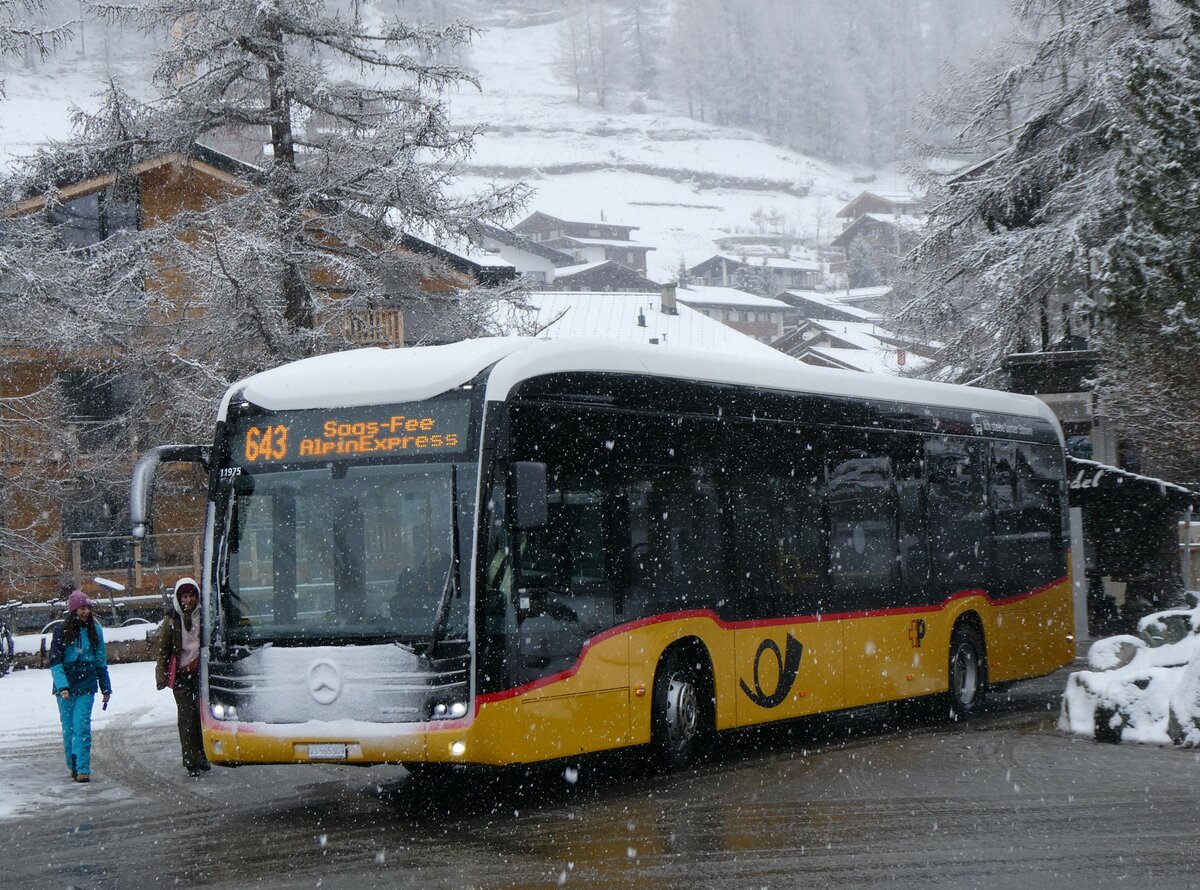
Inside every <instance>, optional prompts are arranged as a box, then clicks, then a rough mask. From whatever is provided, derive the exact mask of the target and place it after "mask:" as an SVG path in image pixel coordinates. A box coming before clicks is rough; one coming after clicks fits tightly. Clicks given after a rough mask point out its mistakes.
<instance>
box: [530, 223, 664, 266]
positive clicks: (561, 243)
mask: <svg viewBox="0 0 1200 890" xmlns="http://www.w3.org/2000/svg"><path fill="white" fill-rule="evenodd" d="M636 228H637V226H626V225H621V224H619V223H610V222H598V223H597V222H575V221H572V220H566V219H559V218H558V217H557V216H551V215H550V214H548V213H540V212H536V213H533V214H530V215H529V216H528V217H526V218H525V219H523V220H521V222H519V223H517V224H516V225H515V226H513V227H512V231H513V232H514V233H515V234H518V235H525V236H526V237H528V238H530V239H531V240H533V241H535V242H537V243H538V244H544V245H546V246H548V247H553V248H555V249H556V250H560V251H563V252H564V253H569V254H570V255H571V256H573V257H575V262H576V263H597V262H605V261H612V262H614V263H619V264H621V265H622V266H627V267H628V268H630V269H633V270H635V271H637V272H640V273H642V275H645V274H646V254H647V253H648V252H650V251H651V250H654V248H653V247H647V246H645V245H642V244H638V243H636V242H635V241H634V240H633V239H632V237H631V235H630V233H631V232H633V231H634V230H635V229H636Z"/></svg>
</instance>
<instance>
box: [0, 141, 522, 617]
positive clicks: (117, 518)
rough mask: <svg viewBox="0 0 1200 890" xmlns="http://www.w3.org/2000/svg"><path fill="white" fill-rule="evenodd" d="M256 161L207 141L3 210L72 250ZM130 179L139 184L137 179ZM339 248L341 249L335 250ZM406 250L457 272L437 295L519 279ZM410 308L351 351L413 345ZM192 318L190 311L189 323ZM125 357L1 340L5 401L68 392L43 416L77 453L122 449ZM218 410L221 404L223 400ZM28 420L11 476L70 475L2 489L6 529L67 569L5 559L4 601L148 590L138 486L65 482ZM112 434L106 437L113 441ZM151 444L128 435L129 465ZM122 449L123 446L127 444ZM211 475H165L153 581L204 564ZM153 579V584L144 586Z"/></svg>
mask: <svg viewBox="0 0 1200 890" xmlns="http://www.w3.org/2000/svg"><path fill="white" fill-rule="evenodd" d="M252 172H254V168H253V167H251V166H249V165H247V164H245V163H243V162H240V161H238V160H236V159H234V158H231V157H229V156H227V155H224V154H221V153H219V152H216V151H214V150H212V149H209V148H206V147H204V146H199V145H197V146H194V147H193V149H192V150H191V151H190V152H188V153H186V154H184V153H174V154H169V155H164V156H161V157H157V158H153V159H150V160H147V161H145V162H143V163H141V164H138V165H137V166H135V167H134V168H133V169H132V170H131V171H130V173H129V175H128V176H126V177H123V180H122V184H121V187H119V188H118V187H117V185H118V184H117V177H116V175H115V174H106V175H101V176H95V177H92V178H90V179H87V180H85V181H82V182H77V183H72V184H69V185H64V186H62V187H60V188H59V189H58V191H57V194H56V195H55V200H54V201H52V202H47V201H46V199H45V198H40V197H39V198H34V199H30V200H27V201H23V202H21V203H19V204H15V205H11V206H9V207H8V208H6V209H4V210H3V211H0V222H2V221H3V219H4V218H10V219H11V218H14V217H20V216H23V215H27V214H34V213H45V214H47V216H48V218H49V220H50V221H51V222H52V223H53V224H54V225H55V226H56V227H57V229H58V231H59V233H60V237H61V240H62V242H63V243H64V244H65V245H68V246H72V247H81V248H82V247H87V246H88V245H91V244H97V243H99V242H101V241H103V240H104V239H106V238H108V237H109V236H111V235H112V234H114V233H116V232H119V231H121V230H127V229H136V230H143V229H148V228H151V227H153V226H155V225H157V224H159V223H161V222H162V221H165V220H168V219H170V218H172V217H174V216H176V215H177V214H180V213H182V212H185V211H189V210H200V209H202V208H204V207H205V206H211V204H212V203H213V202H219V201H221V200H222V199H224V198H226V197H229V196H231V195H233V194H236V193H238V192H241V191H243V190H245V189H247V188H250V187H251V186H250V185H249V184H248V182H247V176H248V175H249V174H250V173H252ZM130 183H131V184H130ZM331 247H333V245H331ZM401 249H403V250H408V251H412V252H414V253H427V254H432V255H434V256H436V257H437V258H438V259H440V260H441V261H442V265H443V266H444V267H446V268H448V269H449V270H450V273H449V274H450V275H451V276H452V277H451V278H450V279H447V280H435V281H422V283H421V284H422V287H423V288H424V289H425V290H426V291H428V292H430V293H434V294H436V293H439V292H440V293H446V294H447V295H450V294H452V293H454V292H457V290H459V289H461V288H463V287H466V286H469V285H470V284H472V283H475V282H478V283H483V284H498V283H501V282H503V281H507V280H511V279H513V278H515V277H516V271H515V269H513V267H512V266H511V264H508V263H506V262H504V261H502V260H500V259H499V258H495V257H492V258H490V259H489V257H488V256H486V255H481V256H467V255H461V254H458V253H456V252H454V251H452V250H447V249H445V248H443V247H440V246H437V245H434V244H431V243H430V242H428V241H425V240H422V239H420V238H416V237H413V236H404V238H403V240H402V247H401ZM159 278H160V280H159V281H158V282H149V281H148V282H147V283H146V286H147V287H160V288H166V289H171V288H180V287H181V286H182V285H181V284H180V283H179V282H178V280H177V276H172V274H171V273H170V270H167V269H164V270H163V274H162V275H161V276H159ZM407 311H408V310H406V309H405V308H404V307H402V306H396V307H394V308H390V309H378V310H372V311H371V312H368V313H364V316H365V317H361V318H355V319H354V320H352V322H351V323H350V324H349V326H348V329H347V330H345V331H344V336H345V338H346V345H347V347H350V346H359V345H382V346H403V345H404V344H405V342H406V340H411V339H413V336H414V333H415V332H414V331H413V330H412V327H413V323H414V321H415V322H417V323H419V322H420V319H419V318H409V319H406V317H405V313H406V312H407ZM182 321H183V323H186V318H184V319H182ZM115 359H116V356H115V354H113V355H101V354H96V355H94V356H93V357H92V360H90V361H89V364H88V367H82V368H81V367H78V366H73V365H69V364H67V363H66V362H65V361H64V360H62V359H60V358H58V357H56V356H55V355H45V354H35V353H34V352H33V351H32V350H30V349H28V348H27V346H25V345H23V344H21V343H13V342H8V343H3V342H0V360H2V361H3V366H4V369H5V373H4V374H3V375H2V376H0V398H3V399H6V400H11V399H19V398H22V397H26V396H31V395H32V394H36V393H39V392H43V391H45V390H48V389H51V388H53V387H54V385H55V384H57V385H58V390H59V391H61V392H62V393H63V399H64V401H65V406H66V407H65V411H66V414H67V416H65V417H63V416H55V417H49V416H47V417H45V418H41V419H42V420H44V421H50V422H52V423H53V424H54V425H56V426H58V427H60V428H61V427H64V426H65V427H66V429H67V431H68V433H69V437H70V439H71V442H72V448H73V449H79V451H80V452H81V453H85V452H87V451H88V449H89V448H91V447H94V446H96V445H98V444H103V445H105V446H106V447H109V448H111V447H114V443H113V441H112V438H111V436H112V435H113V433H111V432H107V431H108V430H110V429H111V428H114V427H116V426H117V425H116V424H114V423H113V422H114V421H116V420H117V419H118V418H119V417H120V416H121V415H122V413H123V411H124V410H125V406H126V405H127V404H128V397H127V396H124V395H123V393H122V390H121V387H122V385H124V384H123V381H122V380H121V378H120V377H119V376H115V375H113V376H109V375H106V374H105V373H104V372H105V371H106V369H108V368H111V367H114V364H115ZM214 412H215V406H214ZM23 420H24V421H25V422H22V421H19V420H18V418H17V417H16V416H15V415H13V414H12V413H11V412H10V411H9V410H8V409H7V408H4V407H0V474H3V476H5V477H8V478H10V479H14V478H16V477H18V476H20V475H22V474H37V475H39V476H41V477H42V478H48V479H60V480H61V485H60V486H58V490H60V491H61V492H62V497H61V499H59V500H57V501H51V502H45V501H40V500H39V502H37V503H29V502H26V500H25V499H24V498H23V497H22V496H21V494H20V493H19V488H16V487H14V486H11V485H10V486H5V487H4V488H2V489H0V533H4V532H8V531H14V532H20V533H22V534H26V535H28V536H30V537H31V538H33V539H35V540H38V541H44V542H51V541H55V540H58V539H61V540H63V541H64V542H65V547H64V551H63V552H62V555H61V563H60V569H59V571H57V572H53V571H48V570H46V569H45V568H44V566H42V564H41V563H40V562H38V563H35V562H34V561H32V560H27V561H22V560H21V559H20V558H19V557H15V558H11V559H8V560H7V561H6V562H4V563H0V602H4V601H6V600H9V599H25V600H31V599H32V600H37V599H46V598H48V597H49V596H52V595H54V594H56V593H57V592H59V590H60V588H61V586H62V585H64V584H71V585H73V586H79V585H80V584H81V583H82V582H83V581H85V580H87V579H90V578H92V577H94V576H96V575H104V576H107V577H110V578H116V579H118V580H120V581H121V582H122V583H125V584H127V585H128V586H130V587H132V588H135V589H136V588H141V587H142V586H143V581H144V579H143V577H142V574H141V573H142V569H141V562H140V557H142V556H146V557H147V558H149V556H150V554H149V553H146V554H143V553H137V552H135V551H134V550H133V549H132V548H131V547H130V539H129V538H128V525H127V523H125V522H124V520H123V517H124V516H125V513H126V502H127V497H128V495H127V492H126V491H125V490H124V488H123V487H120V486H117V487H116V488H113V487H112V486H108V487H107V488H105V487H104V486H102V485H100V484H98V483H97V482H96V480H91V479H84V478H80V479H71V478H65V477H64V475H63V474H64V473H65V472H67V471H66V470H64V467H66V466H67V465H68V464H70V463H71V462H70V461H67V460H64V459H63V456H62V455H61V454H56V453H55V452H54V450H53V448H51V447H49V445H48V443H47V442H46V441H42V440H39V439H38V438H37V436H36V434H35V433H32V432H30V430H36V429H37V424H36V423H29V422H27V421H28V418H27V417H26V418H24V419H23ZM104 436H108V437H109V438H108V439H107V440H104V441H103V442H102V441H101V439H102V437H104ZM146 444H147V443H136V442H129V443H128V445H127V447H128V451H129V465H130V466H131V467H132V465H133V462H134V460H135V458H136V456H137V453H138V452H139V451H140V450H141V448H142V447H144V446H145V445H146ZM115 447H118V448H120V447H122V446H120V445H119V444H117V445H116V446H115ZM205 484H206V483H205V480H203V479H200V478H198V477H196V476H193V475H191V474H190V473H189V472H187V471H185V470H181V471H180V475H178V476H171V475H168V476H167V477H165V479H164V480H163V482H162V483H161V484H160V489H159V497H158V500H157V509H156V514H157V515H156V518H157V522H156V532H157V534H156V535H155V536H154V537H153V539H152V540H150V541H149V542H148V544H147V545H146V546H148V547H151V548H153V550H154V553H153V561H154V562H155V563H156V564H158V565H160V566H166V567H167V569H166V571H167V572H168V575H167V576H166V577H162V578H155V579H153V584H154V585H155V586H156V587H157V585H159V584H165V583H168V582H170V581H171V580H173V575H172V574H170V573H174V575H182V574H195V575H196V576H197V577H198V573H199V571H200V566H199V552H200V551H199V546H200V539H199V529H200V522H201V518H202V516H203V506H204V499H205ZM145 583H146V584H150V583H151V582H150V581H148V580H147V581H145Z"/></svg>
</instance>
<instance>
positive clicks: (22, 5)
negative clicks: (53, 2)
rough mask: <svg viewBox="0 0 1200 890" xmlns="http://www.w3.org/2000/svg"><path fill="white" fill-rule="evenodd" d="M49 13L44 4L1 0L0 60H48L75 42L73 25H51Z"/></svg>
mask: <svg viewBox="0 0 1200 890" xmlns="http://www.w3.org/2000/svg"><path fill="white" fill-rule="evenodd" d="M45 11H46V4H45V3H44V2H43V0H0V58H2V57H4V56H16V57H18V58H25V57H27V56H29V55H31V54H32V55H35V56H39V57H43V58H44V57H45V56H48V55H49V54H50V53H52V52H53V51H54V50H56V49H58V48H59V47H60V46H62V45H63V44H64V43H66V42H67V41H69V40H70V39H71V34H72V31H71V25H72V24H73V23H72V22H62V23H59V24H47V23H46V21H45ZM3 96H4V81H3V80H0V98H3Z"/></svg>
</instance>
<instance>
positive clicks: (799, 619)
mask: <svg viewBox="0 0 1200 890" xmlns="http://www.w3.org/2000/svg"><path fill="white" fill-rule="evenodd" d="M1066 580H1067V576H1066V575H1063V576H1062V577H1061V578H1058V579H1056V580H1054V581H1051V582H1050V583H1049V584H1043V585H1042V586H1041V587H1035V588H1034V589H1033V590H1030V591H1027V592H1025V593H1018V594H1016V595H1015V596H1007V597H1000V598H992V597H989V596H988V595H987V591H985V590H982V589H979V588H973V589H968V590H960V591H958V592H957V593H952V594H951V595H950V596H948V597H946V599H944V600H943V601H942V602H941V603H940V604H935V605H931V606H899V607H896V608H892V609H864V610H861V611H858V612H832V613H828V614H824V613H823V614H818V615H795V616H792V617H788V618H760V619H755V620H751V621H723V620H722V619H721V618H718V617H717V614H716V613H715V612H713V611H712V610H711V609H689V610H687V611H683V612H664V613H663V614H661V615H654V616H652V617H649V618H639V619H637V620H636V621H630V622H629V623H627V624H619V625H617V626H616V627H613V628H610V629H609V630H606V631H604V632H603V633H600V634H597V635H596V636H594V637H591V638H590V639H589V640H587V641H586V642H585V643H584V644H583V648H582V649H581V650H580V651H579V657H578V658H577V659H575V663H574V664H573V665H571V667H569V668H567V669H566V670H563V671H559V672H558V673H556V674H550V675H549V676H547V677H539V678H538V679H537V680H531V681H530V682H528V683H524V684H522V685H521V686H515V687H513V688H512V689H504V690H502V691H500V692H489V693H487V694H485V695H480V696H477V697H476V699H475V713H476V714H478V713H479V708H480V707H481V706H482V705H485V704H490V703H492V702H499V701H505V700H506V699H510V698H516V697H517V696H519V695H526V694H527V693H530V692H533V691H535V690H537V689H541V688H543V687H545V686H550V685H552V684H554V683H558V682H561V681H563V680H566V679H568V678H570V677H573V676H574V675H575V674H577V673H578V672H579V668H580V666H581V665H582V664H583V660H584V658H586V657H587V653H588V650H589V649H591V648H592V646H595V645H597V644H599V643H602V642H604V641H605V640H607V639H609V638H611V637H615V636H617V635H618V634H623V633H629V632H630V631H634V630H637V629H638V628H642V627H648V626H650V625H651V624H661V623H662V622H664V621H683V620H686V619H688V618H706V619H708V620H709V621H711V622H712V623H713V624H715V625H717V626H718V627H720V628H722V629H724V630H745V629H746V628H752V627H779V626H781V625H792V624H816V623H819V622H825V621H847V620H851V619H855V618H880V617H883V616H885V615H914V614H919V613H928V612H940V611H942V610H943V609H945V608H946V607H947V606H948V605H949V604H950V603H952V602H954V601H955V600H960V599H966V598H968V597H976V596H978V597H983V598H984V599H986V600H987V601H988V602H989V603H990V604H991V605H993V606H1009V605H1012V604H1013V603H1017V602H1020V601H1021V600H1027V599H1031V598H1032V597H1035V596H1038V595H1039V594H1042V593H1045V592H1046V591H1047V590H1049V589H1051V588H1052V587H1057V586H1058V585H1060V584H1062V583H1063V582H1064V581H1066Z"/></svg>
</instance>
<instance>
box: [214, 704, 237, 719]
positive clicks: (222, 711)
mask: <svg viewBox="0 0 1200 890" xmlns="http://www.w3.org/2000/svg"><path fill="white" fill-rule="evenodd" d="M212 715H213V716H214V717H216V718H217V719H218V720H236V719H237V718H238V716H237V708H235V707H234V706H233V705H223V704H220V703H219V702H218V703H217V704H214V705H213V706H212Z"/></svg>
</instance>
